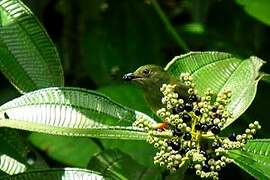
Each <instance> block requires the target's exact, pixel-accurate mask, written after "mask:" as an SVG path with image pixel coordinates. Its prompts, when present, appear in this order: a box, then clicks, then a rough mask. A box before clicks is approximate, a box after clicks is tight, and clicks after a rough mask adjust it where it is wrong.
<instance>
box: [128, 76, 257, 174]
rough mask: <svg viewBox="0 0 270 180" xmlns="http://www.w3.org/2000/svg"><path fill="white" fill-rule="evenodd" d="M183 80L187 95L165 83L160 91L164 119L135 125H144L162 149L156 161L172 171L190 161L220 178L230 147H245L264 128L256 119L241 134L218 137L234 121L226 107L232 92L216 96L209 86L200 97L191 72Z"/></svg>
mask: <svg viewBox="0 0 270 180" xmlns="http://www.w3.org/2000/svg"><path fill="white" fill-rule="evenodd" d="M180 79H181V81H182V83H184V84H185V85H186V86H187V87H188V92H187V94H188V98H186V99H185V100H184V99H181V98H179V94H178V93H177V91H176V89H177V88H178V87H177V86H179V85H177V84H163V86H162V87H161V89H160V90H161V92H162V93H163V98H162V100H161V101H162V103H163V104H164V108H161V109H159V110H158V111H157V115H158V116H160V117H161V118H162V119H163V122H162V123H158V124H152V123H150V122H149V121H147V120H144V119H143V118H139V119H138V120H137V121H135V122H134V124H133V125H134V126H136V127H140V128H145V130H146V131H148V132H149V138H148V142H149V143H151V144H153V145H154V147H155V148H158V149H159V152H157V153H156V156H155V157H154V163H155V164H159V165H160V166H165V167H166V168H168V169H169V170H171V171H176V170H177V169H178V168H181V167H182V166H184V165H185V164H188V165H189V167H190V168H191V169H193V170H194V171H195V172H196V174H197V175H199V176H200V177H201V178H212V179H218V171H220V169H221V168H222V167H225V166H226V165H227V164H228V163H231V162H233V160H232V159H230V158H227V157H226V154H227V153H228V150H230V149H236V148H242V147H243V146H244V144H245V143H246V142H247V140H248V139H251V138H253V135H254V134H255V132H256V131H257V130H258V129H260V128H261V127H260V125H259V123H258V122H257V121H255V122H254V123H252V124H250V125H249V128H248V129H246V131H245V133H244V134H242V135H236V134H235V133H232V134H231V135H229V137H227V138H222V137H219V136H218V134H219V133H220V131H221V129H222V128H223V127H224V125H225V123H226V122H227V121H230V120H232V114H231V113H230V112H229V111H228V110H227V109H226V107H227V105H228V104H229V103H230V99H231V92H230V91H229V90H224V91H223V93H220V94H218V95H214V93H213V91H212V90H211V89H208V90H207V91H206V93H205V96H199V95H198V94H197V91H196V90H195V88H194V87H195V85H194V83H193V81H192V77H191V76H190V75H189V74H187V73H184V74H181V76H180Z"/></svg>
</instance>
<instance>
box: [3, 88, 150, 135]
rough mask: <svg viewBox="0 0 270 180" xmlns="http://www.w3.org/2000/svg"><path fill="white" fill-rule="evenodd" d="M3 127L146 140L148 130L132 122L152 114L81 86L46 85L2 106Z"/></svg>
mask: <svg viewBox="0 0 270 180" xmlns="http://www.w3.org/2000/svg"><path fill="white" fill-rule="evenodd" d="M0 115H1V116H2V120H0V126H5V127H11V128H18V129H23V130H29V131H35V132H42V133H48V134H57V135H68V136H91V137H101V138H117V139H119V138H120V139H133V140H143V139H145V138H146V136H147V133H146V132H145V131H144V130H143V129H140V128H135V127H132V123H133V122H134V121H135V120H136V119H137V118H138V117H141V116H144V117H145V118H148V120H150V121H152V122H153V123H155V122H154V121H153V120H152V119H151V118H150V117H149V116H147V115H145V114H143V113H140V112H137V111H134V110H132V109H129V108H126V107H124V106H121V105H119V104H117V103H115V102H113V101H111V100H110V99H109V98H107V97H105V96H103V95H101V94H98V93H96V92H93V91H89V90H85V89H80V88H67V87H62V88H61V87H60V88H46V89H41V90H38V91H34V92H31V93H28V94H26V95H23V96H21V97H19V98H16V99H14V100H12V101H10V102H8V103H6V104H4V105H2V106H1V107H0ZM0 119H1V117H0Z"/></svg>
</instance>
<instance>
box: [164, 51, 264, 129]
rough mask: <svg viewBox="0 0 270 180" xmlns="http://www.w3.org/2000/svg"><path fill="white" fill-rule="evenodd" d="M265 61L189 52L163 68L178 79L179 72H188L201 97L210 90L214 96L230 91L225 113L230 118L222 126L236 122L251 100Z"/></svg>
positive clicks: (221, 54)
mask: <svg viewBox="0 0 270 180" xmlns="http://www.w3.org/2000/svg"><path fill="white" fill-rule="evenodd" d="M263 63H264V61H262V60H261V59H259V58H257V57H254V56H252V57H250V58H249V59H245V60H243V59H241V58H238V57H236V56H233V55H231V54H228V53H222V52H190V53H188V54H185V55H182V56H177V57H175V58H174V59H173V60H172V61H171V62H170V63H169V64H168V65H167V66H166V67H165V70H167V71H168V72H169V73H171V74H172V75H173V76H176V77H177V78H179V75H180V74H181V73H182V72H189V73H190V74H191V75H192V76H193V77H194V82H195V83H196V89H197V90H198V93H199V94H200V95H203V93H204V92H205V91H206V90H207V88H211V89H212V90H213V91H214V92H215V93H220V92H222V91H223V90H224V89H226V88H227V89H230V90H231V91H232V98H231V103H230V104H229V105H228V107H227V108H228V110H229V111H230V112H231V113H233V119H232V120H231V121H228V122H226V124H225V127H227V126H228V125H229V124H231V123H232V122H233V121H234V120H236V119H237V118H238V117H239V116H240V115H241V114H243V113H244V112H245V110H246V109H247V108H248V107H249V105H250V104H251V102H252V101H253V99H254V97H255V95H256V90H257V85H258V81H259V80H260V78H261V76H260V74H259V69H260V67H261V66H262V64H263Z"/></svg>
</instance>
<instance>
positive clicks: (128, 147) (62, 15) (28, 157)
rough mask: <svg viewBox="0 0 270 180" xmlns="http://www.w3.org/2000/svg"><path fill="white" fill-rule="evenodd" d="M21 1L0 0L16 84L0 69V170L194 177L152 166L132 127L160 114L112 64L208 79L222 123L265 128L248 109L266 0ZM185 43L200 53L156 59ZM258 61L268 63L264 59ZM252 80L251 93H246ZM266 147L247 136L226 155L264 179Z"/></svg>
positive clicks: (201, 86)
mask: <svg viewBox="0 0 270 180" xmlns="http://www.w3.org/2000/svg"><path fill="white" fill-rule="evenodd" d="M25 3H28V5H27V6H26V5H25V4H24V3H23V2H22V1H20V0H0V70H1V72H2V74H3V75H4V76H5V78H6V79H7V80H8V81H9V82H10V83H11V84H12V85H13V86H14V87H15V88H16V89H17V90H18V91H19V93H21V94H24V95H17V94H16V93H12V92H14V91H12V88H13V87H11V86H10V85H9V83H8V82H7V81H6V80H5V78H3V77H0V81H1V88H0V92H1V102H2V101H4V100H6V103H3V104H2V105H1V106H0V127H1V128H0V141H1V142H2V146H1V147H0V170H1V172H0V179H1V178H2V179H7V178H11V179H21V178H24V179H62V178H64V179H77V178H82V177H85V178H86V179H87V178H88V179H91V178H95V179H107V178H108V179H162V178H168V179H170V178H175V177H178V178H183V177H184V178H185V179H188V178H189V179H190V178H194V177H188V174H187V173H184V170H185V168H183V169H180V170H179V172H176V174H174V175H172V176H171V175H169V173H168V172H167V171H166V170H164V169H161V168H157V167H156V166H153V164H152V157H153V156H154V151H153V147H152V146H150V145H149V144H147V143H146V142H145V140H147V137H148V135H149V134H148V133H147V131H146V130H145V129H143V128H139V127H134V126H132V124H133V122H134V121H136V120H138V119H140V118H142V117H143V118H144V119H146V120H148V121H149V122H151V123H152V124H154V125H155V124H156V123H157V122H158V121H160V119H158V118H157V116H156V115H155V113H153V112H151V110H150V108H149V107H148V106H147V105H146V103H145V100H144V99H143V94H142V92H141V91H140V90H139V89H137V87H135V86H132V85H126V84H123V82H121V76H122V74H124V73H127V72H130V71H133V70H134V69H135V68H136V67H138V66H140V65H143V64H148V63H153V64H159V65H163V66H164V65H165V64H167V65H166V67H165V70H166V71H167V72H168V73H170V74H171V75H172V76H175V77H179V75H180V73H181V72H188V73H190V74H191V75H192V77H193V78H194V82H195V83H196V89H197V90H198V93H199V94H200V95H203V94H202V93H203V92H205V91H206V90H207V88H211V89H213V90H214V93H215V94H217V93H220V92H222V91H223V90H224V89H226V88H229V89H230V90H231V91H232V92H233V93H232V98H231V102H230V103H229V106H228V110H229V111H230V112H231V113H232V115H233V118H232V120H231V121H229V122H227V123H226V124H225V127H226V129H225V131H232V130H233V129H241V127H242V126H243V125H245V124H248V123H249V122H248V121H249V119H251V118H254V117H259V118H258V119H256V120H259V121H261V122H262V123H261V124H262V127H263V133H262V136H261V137H264V138H265V136H267V135H268V133H267V130H268V129H267V128H268V127H269V125H268V121H267V119H266V117H269V114H267V112H264V111H262V110H261V109H259V108H256V105H257V104H263V105H266V104H265V102H267V101H268V100H267V99H265V96H264V94H265V91H266V90H267V88H269V87H268V86H269V84H268V83H269V77H268V76H269V75H268V74H267V73H262V72H261V71H262V70H261V67H262V65H263V64H264V63H265V62H264V61H263V60H261V59H260V58H258V57H256V56H259V57H262V58H263V59H266V60H267V59H268V58H267V57H269V52H268V48H267V45H268V43H269V42H268V41H267V40H266V39H267V38H269V37H268V36H269V35H268V34H267V33H266V32H268V31H269V27H268V26H267V25H269V22H270V16H269V13H268V11H267V8H269V6H270V4H269V3H268V2H267V1H259V0H255V1H252V2H250V1H248V0H237V1H235V2H228V1H226V2H225V1H221V2H218V3H217V2H214V1H211V0H207V1H205V2H204V3H202V2H200V1H199V0H194V1H187V0H184V1H180V2H178V1H175V0H172V1H170V3H169V2H165V1H164V2H163V1H160V2H158V1H156V0H149V1H137V0H131V1H125V0H120V1H115V0H108V1H105V0H103V1H99V0H93V1H78V2H72V1H60V0H59V1H55V0H46V1H45V0H44V1H42V3H37V2H35V1H25ZM28 7H30V9H31V10H33V11H34V12H35V14H37V15H38V16H39V19H41V20H42V21H43V24H44V25H45V27H46V29H47V30H48V33H49V34H50V36H51V37H52V38H53V41H54V42H55V43H56V47H58V49H59V53H58V51H57V49H56V47H55V45H54V43H53V41H52V40H51V39H50V37H49V35H48V33H47V32H46V31H45V28H44V27H43V26H42V25H41V23H40V22H39V21H38V18H36V17H35V15H34V14H33V13H32V11H31V10H30V9H29V8H28ZM228 9H235V11H234V12H233V13H230V14H228V13H227V12H228V11H227V10H228ZM163 10H164V11H163ZM243 10H244V11H243ZM245 11H246V12H247V14H246V13H245ZM78 12H80V13H78ZM222 13H224V14H222ZM248 14H249V15H251V16H253V17H255V18H256V19H253V18H252V17H250V16H249V15H248ZM221 16H222V17H223V18H224V22H223V21H220V20H219V18H220V17H221ZM171 21H172V22H173V23H171ZM227 21H228V22H229V23H228V24H227V23H226V22H227ZM221 22H222V23H221ZM260 22H263V23H265V24H266V25H264V24H261V23H260ZM247 27H248V28H249V29H250V32H248V34H247V32H246V29H247ZM182 35H183V36H182ZM188 49H192V50H205V51H203V52H199V51H194V52H189V53H187V54H184V55H180V56H176V57H175V58H174V59H173V60H172V61H170V62H167V61H166V60H165V59H171V57H173V56H175V55H176V54H179V53H180V52H186V51H188ZM213 50H214V51H213ZM221 50H222V51H228V52H232V53H233V54H230V53H223V52H219V51H221ZM254 55H256V56H254ZM60 57H61V60H62V64H63V67H62V65H61V60H60ZM247 57H249V58H247ZM264 68H265V69H263V71H264V72H269V65H267V64H266V65H265V66H264ZM63 71H65V79H66V80H65V84H66V86H64V73H63ZM261 79H262V80H264V81H265V82H263V83H262V84H260V85H259V86H258V82H259V80H261ZM69 86H71V87H69ZM72 86H73V87H72ZM74 86H75V87H74ZM78 86H79V87H82V88H78ZM257 88H259V89H258V91H259V92H260V94H262V96H260V94H259V97H261V98H258V97H255V95H256V92H257ZM88 89H92V90H88ZM265 89H266V90H265ZM95 90H96V91H95ZM97 91H99V92H101V93H103V94H101V93H98V92H97ZM16 96H18V97H16ZM266 97H267V96H266ZM10 99H12V100H10ZM254 99H255V103H253V105H251V103H252V102H253V100H254ZM250 105H251V108H249V107H250ZM248 108H249V109H248ZM264 108H265V106H264ZM254 109H255V110H254ZM247 119H248V120H247ZM240 120H241V121H240ZM236 123H237V124H236ZM229 125H230V126H229ZM236 125H237V128H236ZM267 126H268V127H267ZM22 130H23V131H22ZM268 132H269V131H268ZM269 152H270V148H269V140H268V139H255V140H251V141H249V142H248V143H247V144H246V145H245V146H244V148H242V149H238V150H231V151H229V153H228V155H229V157H230V158H232V159H234V162H235V164H236V165H238V166H239V167H240V168H242V169H243V170H244V171H246V172H247V173H249V174H250V175H251V176H253V177H255V178H258V179H270V175H269V172H270V169H269V163H270V159H269V157H268V154H269ZM67 166H68V167H71V168H67ZM79 168H82V169H79ZM232 170H236V171H237V169H236V168H232ZM241 174H243V172H241V173H240V175H239V176H241ZM10 175H12V176H10ZM221 176H225V177H226V178H230V177H231V176H230V175H222V174H221ZM243 176H245V174H244V175H243Z"/></svg>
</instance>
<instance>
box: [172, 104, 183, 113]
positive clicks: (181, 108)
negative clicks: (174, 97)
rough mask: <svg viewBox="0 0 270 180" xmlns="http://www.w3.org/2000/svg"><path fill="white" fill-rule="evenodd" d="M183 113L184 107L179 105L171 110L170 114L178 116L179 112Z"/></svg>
mask: <svg viewBox="0 0 270 180" xmlns="http://www.w3.org/2000/svg"><path fill="white" fill-rule="evenodd" d="M183 111H184V106H181V105H179V106H176V107H175V108H173V110H172V113H173V114H179V113H180V112H183Z"/></svg>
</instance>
